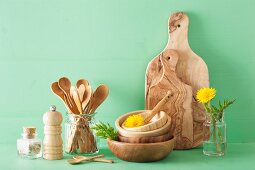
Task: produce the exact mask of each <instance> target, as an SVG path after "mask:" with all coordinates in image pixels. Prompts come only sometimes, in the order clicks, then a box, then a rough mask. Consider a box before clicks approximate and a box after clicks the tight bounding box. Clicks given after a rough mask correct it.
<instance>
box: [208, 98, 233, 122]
mask: <svg viewBox="0 0 255 170" xmlns="http://www.w3.org/2000/svg"><path fill="white" fill-rule="evenodd" d="M234 102H235V99H234V100H224V101H223V103H222V102H221V101H220V100H219V101H218V107H216V106H214V105H211V109H212V114H213V115H212V116H213V118H214V119H215V120H216V121H217V120H218V121H222V117H223V111H224V110H225V109H226V108H227V107H228V106H230V105H232V104H233V103H234Z"/></svg>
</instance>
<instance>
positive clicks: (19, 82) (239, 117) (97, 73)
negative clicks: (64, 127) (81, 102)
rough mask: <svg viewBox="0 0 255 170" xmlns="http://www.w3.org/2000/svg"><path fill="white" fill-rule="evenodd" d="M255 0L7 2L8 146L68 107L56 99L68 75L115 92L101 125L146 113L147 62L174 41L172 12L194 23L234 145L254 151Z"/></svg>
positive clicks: (1, 30)
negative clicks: (55, 85) (229, 102)
mask: <svg viewBox="0 0 255 170" xmlns="http://www.w3.org/2000/svg"><path fill="white" fill-rule="evenodd" d="M254 7H255V1H253V0H242V1H241V0H238V1H233V0H214V1H210V0H192V1H186V0H160V1H155V0H139V1H138V0H122V1H120V0H108V1H106V0H105V1H104V0H68V1H66V0H9V1H6V0H1V1H0V73H1V81H0V82H1V85H0V87H1V93H0V94H1V99H0V107H1V111H0V116H1V118H0V126H1V127H0V133H1V135H2V137H1V140H0V143H15V142H16V139H17V138H18V137H19V135H20V133H21V131H22V129H21V128H22V126H24V125H35V126H37V128H38V130H39V135H40V137H41V138H42V137H43V136H42V132H43V131H42V129H43V123H42V115H43V113H44V112H45V111H47V110H48V108H49V106H50V105H52V104H55V105H56V106H57V107H58V110H59V111H61V112H63V113H64V112H65V109H64V106H63V104H62V103H61V102H60V100H59V99H58V98H57V97H56V96H54V95H53V94H52V92H51V90H50V84H51V83H52V82H53V81H56V80H57V79H58V78H60V77H61V76H68V77H70V79H71V80H72V82H73V83H75V80H77V79H79V78H86V79H88V80H89V81H90V82H91V84H92V86H93V87H94V88H96V86H97V85H99V84H100V83H105V84H107V85H108V86H109V87H110V96H109V98H108V100H107V101H106V102H105V103H104V104H103V105H102V107H101V108H100V109H98V112H99V113H98V115H97V119H100V120H102V121H108V122H110V123H111V124H113V123H114V120H115V119H116V118H117V117H118V116H119V115H121V114H123V113H125V112H128V111H132V110H137V109H143V108H144V74H145V69H146V66H147V64H148V62H149V61H150V60H151V59H152V58H153V57H154V56H156V55H157V54H158V53H159V52H161V51H162V50H163V49H164V47H165V45H166V42H167V38H168V37H167V36H168V35H167V21H168V17H169V15H170V14H171V13H172V12H175V11H185V12H186V13H187V14H188V16H189V18H190V30H189V42H190V46H191V47H192V49H193V50H194V51H195V52H196V53H197V54H199V55H200V56H201V57H202V58H203V59H204V60H205V62H206V63H207V64H208V68H209V72H210V80H211V86H213V87H216V88H217V89H218V97H220V98H224V97H225V98H226V97H228V98H236V99H237V102H236V103H235V104H234V105H233V106H232V107H231V108H229V109H228V110H227V111H226V121H227V123H228V141H229V142H255V133H253V129H254V128H255V123H254V121H255V114H254V110H255V97H254V95H255V88H254V83H255V77H254V71H255V67H254V64H255V57H254V53H255V48H254V40H255V31H254V30H255V29H254V28H255V20H254V19H252V16H254V15H255V10H254Z"/></svg>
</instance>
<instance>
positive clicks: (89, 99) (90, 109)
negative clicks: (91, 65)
mask: <svg viewBox="0 0 255 170" xmlns="http://www.w3.org/2000/svg"><path fill="white" fill-rule="evenodd" d="M51 90H52V92H53V93H54V94H55V95H57V96H58V97H59V98H60V99H61V100H62V101H63V102H64V104H65V106H66V108H67V111H68V113H73V114H84V113H85V114H91V113H94V112H95V111H96V109H97V108H98V106H99V105H100V104H102V103H103V101H104V100H105V99H106V97H107V96H108V93H109V89H108V87H107V86H106V85H104V84H101V85H100V86H98V87H97V89H96V90H95V92H94V93H93V90H92V88H91V86H90V85H89V82H88V81H87V80H85V79H80V80H78V81H77V82H76V87H75V86H72V85H71V82H70V80H69V79H68V78H67V77H62V78H60V79H59V80H58V82H54V83H52V85H51Z"/></svg>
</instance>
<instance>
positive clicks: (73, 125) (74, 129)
mask: <svg viewBox="0 0 255 170" xmlns="http://www.w3.org/2000/svg"><path fill="white" fill-rule="evenodd" d="M51 89H52V92H53V93H54V94H56V95H57V96H58V97H59V98H60V99H61V100H62V101H63V102H64V104H65V106H66V108H67V111H68V113H69V120H70V123H68V126H66V128H67V129H66V133H67V134H66V137H67V139H66V140H67V142H66V147H65V151H66V152H68V153H77V152H79V153H95V152H97V151H98V148H97V145H96V140H95V137H94V133H93V131H92V130H91V129H90V122H91V116H92V115H93V113H95V111H96V109H97V108H98V107H99V106H100V105H101V104H102V103H103V101H104V100H105V99H106V98H107V96H108V93H109V90H108V87H107V86H106V85H104V84H101V85H99V86H98V87H97V88H96V90H95V91H94V92H93V90H92V88H91V86H90V85H89V82H88V81H87V80H85V79H80V80H78V81H77V82H76V87H75V86H72V85H71V82H70V80H69V79H68V78H67V77H62V78H60V79H59V80H58V82H54V83H52V85H51Z"/></svg>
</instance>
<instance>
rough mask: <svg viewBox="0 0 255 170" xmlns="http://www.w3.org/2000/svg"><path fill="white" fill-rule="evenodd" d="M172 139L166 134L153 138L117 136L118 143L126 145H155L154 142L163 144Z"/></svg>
mask: <svg viewBox="0 0 255 170" xmlns="http://www.w3.org/2000/svg"><path fill="white" fill-rule="evenodd" d="M171 138H172V135H171V134H170V133H169V132H167V133H166V134H164V135H160V136H155V137H125V136H121V135H119V141H120V142H126V143H156V142H164V141H167V140H169V139H171Z"/></svg>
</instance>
